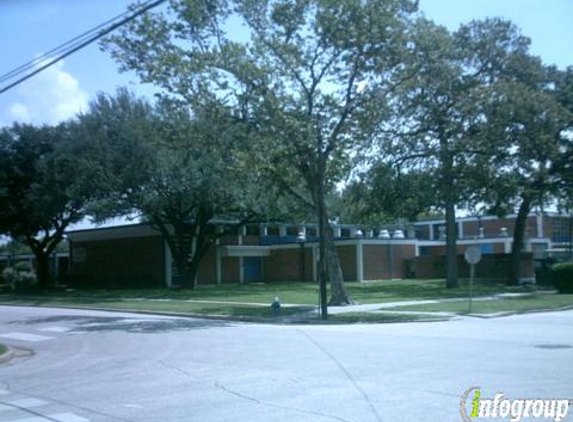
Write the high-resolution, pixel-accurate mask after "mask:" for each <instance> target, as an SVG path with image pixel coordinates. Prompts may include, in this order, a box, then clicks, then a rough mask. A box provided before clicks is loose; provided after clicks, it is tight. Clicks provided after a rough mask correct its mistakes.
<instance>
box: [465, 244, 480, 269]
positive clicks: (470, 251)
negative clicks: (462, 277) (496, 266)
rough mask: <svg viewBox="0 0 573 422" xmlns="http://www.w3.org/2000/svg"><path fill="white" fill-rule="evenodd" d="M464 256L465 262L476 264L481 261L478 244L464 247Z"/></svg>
mask: <svg viewBox="0 0 573 422" xmlns="http://www.w3.org/2000/svg"><path fill="white" fill-rule="evenodd" d="M464 257H465V258H466V262H467V263H468V264H472V265H474V264H477V263H478V262H480V261H481V250H480V248H479V246H470V247H469V248H467V249H466V251H465V253H464Z"/></svg>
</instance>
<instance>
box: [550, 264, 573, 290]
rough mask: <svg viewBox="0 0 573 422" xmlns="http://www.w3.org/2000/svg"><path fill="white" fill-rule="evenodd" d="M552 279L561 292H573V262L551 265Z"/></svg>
mask: <svg viewBox="0 0 573 422" xmlns="http://www.w3.org/2000/svg"><path fill="white" fill-rule="evenodd" d="M551 281H553V285H554V286H555V288H556V289H557V291H558V292H559V293H573V262H561V263H559V264H555V265H554V266H553V267H551Z"/></svg>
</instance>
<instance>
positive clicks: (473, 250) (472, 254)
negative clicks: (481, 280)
mask: <svg viewBox="0 0 573 422" xmlns="http://www.w3.org/2000/svg"><path fill="white" fill-rule="evenodd" d="M464 257H465V259H466V262H467V263H468V264H470V292H469V302H468V313H471V312H472V298H473V295H474V275H475V265H476V264H477V263H478V262H480V261H481V250H480V248H479V246H470V247H469V248H467V249H466V251H465V253H464Z"/></svg>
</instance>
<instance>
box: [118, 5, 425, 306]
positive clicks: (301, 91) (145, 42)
mask: <svg viewBox="0 0 573 422" xmlns="http://www.w3.org/2000/svg"><path fill="white" fill-rule="evenodd" d="M414 9H415V2H414V1H406V0H369V1H359V0H336V1H334V0H299V1H284V0H274V1H263V2H261V1H252V0H237V1H230V2H222V1H220V2H219V1H195V2H187V1H173V2H171V8H170V10H169V12H168V13H155V14H149V15H146V16H145V17H142V18H141V19H139V20H136V21H134V22H133V23H131V24H129V25H128V26H127V27H126V28H125V29H124V30H123V31H121V33H120V34H118V35H117V36H115V37H112V38H110V39H109V40H108V42H107V47H108V49H109V50H110V51H111V52H112V54H113V56H114V57H115V58H116V59H117V60H118V61H119V62H120V63H121V64H122V67H123V68H124V69H132V70H135V71H136V72H137V73H138V74H139V75H140V77H141V79H142V80H143V81H146V82H153V83H155V84H157V85H158V86H160V87H161V88H163V90H164V92H165V93H166V95H168V96H170V97H175V98H178V99H180V100H183V101H185V102H186V103H197V102H198V103H203V102H204V100H205V99H207V100H209V101H211V100H212V99H213V98H216V99H217V101H219V102H221V103H223V104H225V106H227V107H229V108H230V109H234V110H236V112H235V115H236V116H239V117H240V118H241V119H243V120H244V121H246V122H248V123H249V124H250V126H251V129H252V131H253V133H256V134H257V137H259V139H261V140H263V142H262V143H261V151H262V152H263V155H264V156H265V158H266V160H267V162H268V163H269V164H268V165H267V166H266V167H267V170H269V173H270V174H271V175H272V176H273V177H275V178H276V179H278V181H279V183H282V185H283V186H284V187H285V191H286V192H289V193H291V194H293V195H295V197H296V198H297V199H298V200H299V201H300V202H301V203H305V204H307V205H308V207H309V208H312V210H313V211H314V213H315V215H316V219H317V221H318V225H319V231H320V233H321V236H320V254H319V261H320V262H319V274H320V279H321V281H324V280H325V279H326V277H327V272H328V274H329V276H330V281H331V299H330V303H331V304H345V303H349V302H350V298H349V296H348V294H347V293H346V290H345V289H344V284H343V280H342V272H341V271H340V266H339V264H338V259H337V256H336V249H335V248H334V243H333V241H332V229H331V226H330V223H329V214H328V210H327V206H326V202H325V197H326V194H327V193H328V192H329V191H330V190H331V189H332V187H333V186H334V184H335V183H336V182H337V181H339V180H341V179H342V178H343V177H344V176H345V174H346V173H347V171H348V168H349V154H350V151H352V150H353V149H355V147H356V145H357V144H359V143H361V142H362V141H365V140H367V139H368V138H369V137H370V136H371V132H372V130H373V128H374V127H375V126H376V124H377V122H378V121H379V120H380V119H381V116H382V115H383V114H384V112H385V111H386V107H385V102H386V97H387V96H388V94H389V92H390V91H392V90H393V89H394V88H395V86H396V84H397V83H398V82H397V81H396V78H395V77H394V76H395V72H396V71H397V70H398V69H399V68H401V67H402V64H401V54H402V51H403V50H404V49H405V48H406V44H405V37H404V34H405V33H406V32H407V23H406V22H407V19H408V16H409V14H410V13H411V12H413V11H414ZM323 285H324V283H321V286H323ZM323 302H324V301H323ZM323 305H325V303H323ZM324 310H325V308H324V307H323V312H324Z"/></svg>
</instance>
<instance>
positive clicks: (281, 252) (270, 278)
mask: <svg viewBox="0 0 573 422" xmlns="http://www.w3.org/2000/svg"><path fill="white" fill-rule="evenodd" d="M304 260H305V261H304V265H305V268H304V272H305V274H304V275H305V280H306V281H312V278H313V277H312V272H313V262H312V247H309V246H305V248H304ZM262 266H263V280H264V281H267V282H274V281H300V277H301V268H300V267H301V251H300V247H296V248H288V249H286V248H285V249H272V250H271V254H270V255H269V256H266V257H264V258H263V259H262Z"/></svg>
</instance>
